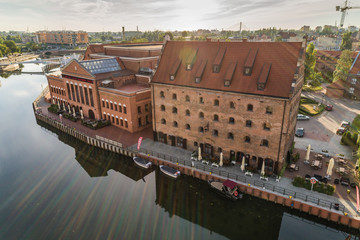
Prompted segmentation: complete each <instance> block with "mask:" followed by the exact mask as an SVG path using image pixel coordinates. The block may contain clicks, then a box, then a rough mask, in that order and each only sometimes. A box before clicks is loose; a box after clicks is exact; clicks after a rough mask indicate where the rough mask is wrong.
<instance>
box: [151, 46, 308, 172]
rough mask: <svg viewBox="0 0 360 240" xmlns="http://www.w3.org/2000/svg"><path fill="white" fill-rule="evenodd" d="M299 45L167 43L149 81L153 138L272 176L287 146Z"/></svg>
mask: <svg viewBox="0 0 360 240" xmlns="http://www.w3.org/2000/svg"><path fill="white" fill-rule="evenodd" d="M305 45H306V43H305V42H293V43H286V42H211V41H206V42H197V41H192V42H188V41H169V42H167V43H166V45H165V48H164V50H163V54H162V56H161V60H160V64H159V66H158V69H157V71H156V73H155V75H154V77H153V78H152V81H151V92H152V106H153V131H154V139H155V140H156V141H159V142H163V143H166V144H169V145H172V146H177V147H181V148H185V149H189V150H191V151H198V148H200V149H201V151H202V155H203V157H205V158H210V159H213V158H215V159H216V158H217V159H219V156H220V154H221V153H223V156H224V159H227V160H232V161H238V162H240V161H241V159H242V157H245V161H246V163H247V164H248V166H249V168H253V169H254V170H256V169H257V170H260V169H261V166H262V163H263V162H265V168H266V173H267V174H272V173H278V172H279V170H280V169H281V168H282V166H283V164H284V162H285V160H286V159H288V158H289V155H290V154H289V150H290V148H291V146H292V143H293V140H294V134H295V126H296V115H297V109H298V107H299V102H300V95H301V88H302V85H303V76H304V59H305V47H306V46H305ZM288 160H289V159H288Z"/></svg>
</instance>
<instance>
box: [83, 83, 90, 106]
mask: <svg viewBox="0 0 360 240" xmlns="http://www.w3.org/2000/svg"><path fill="white" fill-rule="evenodd" d="M84 93H85V102H86V105H88V106H89V96H88V91H87V88H86V87H84Z"/></svg>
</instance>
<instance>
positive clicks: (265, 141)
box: [261, 139, 269, 147]
mask: <svg viewBox="0 0 360 240" xmlns="http://www.w3.org/2000/svg"><path fill="white" fill-rule="evenodd" d="M261 146H264V147H268V146H269V141H268V140H266V139H263V140H261Z"/></svg>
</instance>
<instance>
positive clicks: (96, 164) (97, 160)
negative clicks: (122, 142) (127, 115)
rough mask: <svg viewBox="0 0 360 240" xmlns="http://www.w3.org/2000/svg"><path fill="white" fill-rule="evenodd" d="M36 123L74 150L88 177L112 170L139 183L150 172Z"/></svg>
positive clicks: (115, 155)
mask: <svg viewBox="0 0 360 240" xmlns="http://www.w3.org/2000/svg"><path fill="white" fill-rule="evenodd" d="M37 123H38V124H39V125H40V126H41V127H43V128H45V129H46V130H48V131H50V132H52V133H54V134H55V135H57V136H58V137H59V140H60V141H62V142H64V143H65V144H67V145H69V146H71V147H73V148H74V149H75V159H76V160H77V161H78V162H79V164H80V165H81V166H82V168H83V169H84V170H85V171H86V172H87V174H89V176H90V177H101V176H107V175H108V171H109V170H111V169H112V170H114V171H116V172H119V173H121V174H122V175H124V176H127V177H129V178H131V179H133V180H134V181H139V180H140V179H142V178H144V177H145V176H146V175H148V174H149V173H150V172H152V169H150V170H148V171H144V170H143V169H140V168H137V167H136V166H135V165H134V163H133V161H132V159H131V158H129V157H126V156H123V155H119V154H116V153H111V152H108V151H105V150H102V149H99V148H96V147H93V146H90V145H88V144H85V143H83V142H82V141H80V140H78V139H76V138H74V137H72V136H69V135H68V134H66V133H63V132H62V131H60V130H58V129H56V128H54V127H52V126H49V125H47V124H46V123H43V122H41V121H39V120H37Z"/></svg>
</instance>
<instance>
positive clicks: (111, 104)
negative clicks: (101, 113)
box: [110, 102, 113, 110]
mask: <svg viewBox="0 0 360 240" xmlns="http://www.w3.org/2000/svg"><path fill="white" fill-rule="evenodd" d="M110 109H111V110H113V103H112V102H111V103H110Z"/></svg>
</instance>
